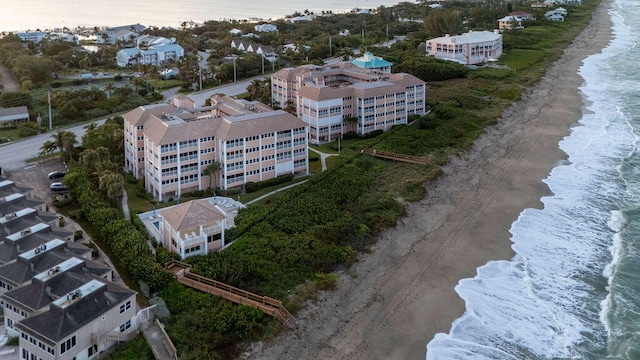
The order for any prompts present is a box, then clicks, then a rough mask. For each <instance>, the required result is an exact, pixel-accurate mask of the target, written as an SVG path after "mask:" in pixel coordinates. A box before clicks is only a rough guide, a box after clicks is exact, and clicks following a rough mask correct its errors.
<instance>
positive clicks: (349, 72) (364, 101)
mask: <svg viewBox="0 0 640 360" xmlns="http://www.w3.org/2000/svg"><path fill="white" fill-rule="evenodd" d="M377 62H379V61H377ZM386 67H387V64H383V68H386ZM425 94H426V89H425V82H424V81H422V80H420V79H418V78H417V77H415V76H413V75H410V74H405V73H397V74H391V73H387V72H383V71H380V70H377V69H367V68H364V67H360V66H357V65H355V64H352V63H345V62H340V63H337V64H332V65H324V66H318V65H303V66H299V67H297V68H285V69H282V70H280V71H278V72H276V73H275V74H273V75H272V76H271V95H272V99H273V102H274V103H275V104H277V105H278V106H280V107H282V108H288V107H293V108H294V109H295V112H296V114H297V116H298V118H299V119H301V120H302V121H304V122H305V123H307V124H309V141H310V142H311V143H314V144H319V143H325V142H328V141H335V140H336V139H338V138H340V137H342V135H344V134H345V133H347V132H356V133H358V134H362V135H364V134H368V133H370V132H373V131H376V130H382V131H387V130H389V129H391V127H392V126H394V125H399V124H406V123H407V120H408V117H409V116H410V115H412V114H418V115H421V114H424V113H425V111H426V101H425V99H426V95H425Z"/></svg>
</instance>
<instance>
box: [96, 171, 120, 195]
mask: <svg viewBox="0 0 640 360" xmlns="http://www.w3.org/2000/svg"><path fill="white" fill-rule="evenodd" d="M98 183H99V189H100V190H102V191H104V192H105V193H106V194H107V197H108V198H109V199H111V200H114V199H117V198H119V197H121V196H122V191H123V189H124V178H123V177H122V175H121V174H118V173H115V172H112V171H103V172H102V173H101V175H100V178H99V180H98Z"/></svg>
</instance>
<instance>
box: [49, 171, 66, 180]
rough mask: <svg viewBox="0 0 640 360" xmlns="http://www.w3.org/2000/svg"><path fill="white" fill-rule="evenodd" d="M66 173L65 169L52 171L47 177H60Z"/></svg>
mask: <svg viewBox="0 0 640 360" xmlns="http://www.w3.org/2000/svg"><path fill="white" fill-rule="evenodd" d="M66 174H67V172H66V171H54V172H50V173H49V179H52V180H53V179H61V178H63V177H64V176H65V175H66Z"/></svg>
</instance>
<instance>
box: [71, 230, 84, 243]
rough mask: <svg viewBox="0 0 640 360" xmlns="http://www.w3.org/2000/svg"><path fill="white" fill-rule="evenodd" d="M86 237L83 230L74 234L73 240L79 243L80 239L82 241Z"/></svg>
mask: <svg viewBox="0 0 640 360" xmlns="http://www.w3.org/2000/svg"><path fill="white" fill-rule="evenodd" d="M83 237H84V233H83V232H82V230H76V231H75V232H74V233H73V240H74V241H78V240H80V239H82V238H83Z"/></svg>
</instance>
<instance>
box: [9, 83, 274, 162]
mask: <svg viewBox="0 0 640 360" xmlns="http://www.w3.org/2000/svg"><path fill="white" fill-rule="evenodd" d="M267 76H268V75H267ZM265 77H266V76H265V75H259V76H255V77H253V78H249V79H245V80H241V81H238V82H235V83H232V84H228V85H222V86H218V87H216V88H213V89H208V90H203V91H199V92H196V93H192V94H189V95H188V96H189V97H190V98H191V99H193V101H194V102H195V103H196V106H203V105H204V101H205V100H206V99H209V98H210V97H211V96H212V95H214V94H226V95H229V96H236V95H240V94H242V93H244V92H246V91H247V86H249V84H250V83H251V81H253V80H254V79H263V78H265ZM176 90H177V89H172V90H167V91H164V92H163V93H162V94H163V95H164V96H165V97H166V98H167V99H172V98H173V95H174V94H175V92H176ZM104 121H105V119H102V120H99V121H96V123H97V124H98V125H101V124H103V123H104ZM85 126H86V123H84V124H82V125H77V126H74V127H71V128H68V129H66V130H69V131H71V132H73V133H74V134H76V137H77V139H78V142H80V141H81V140H82V135H84V133H85V128H84V127H85ZM54 131H55V130H54ZM52 133H53V132H48V133H44V134H40V135H36V136H33V137H30V138H26V139H22V140H18V141H14V142H9V143H4V144H1V145H0V167H1V168H2V169H4V170H6V171H14V170H17V169H23V168H25V167H27V166H29V164H27V160H28V159H32V158H35V157H37V156H38V152H39V151H40V147H41V146H42V144H44V143H45V141H47V140H52V139H51V134H52Z"/></svg>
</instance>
